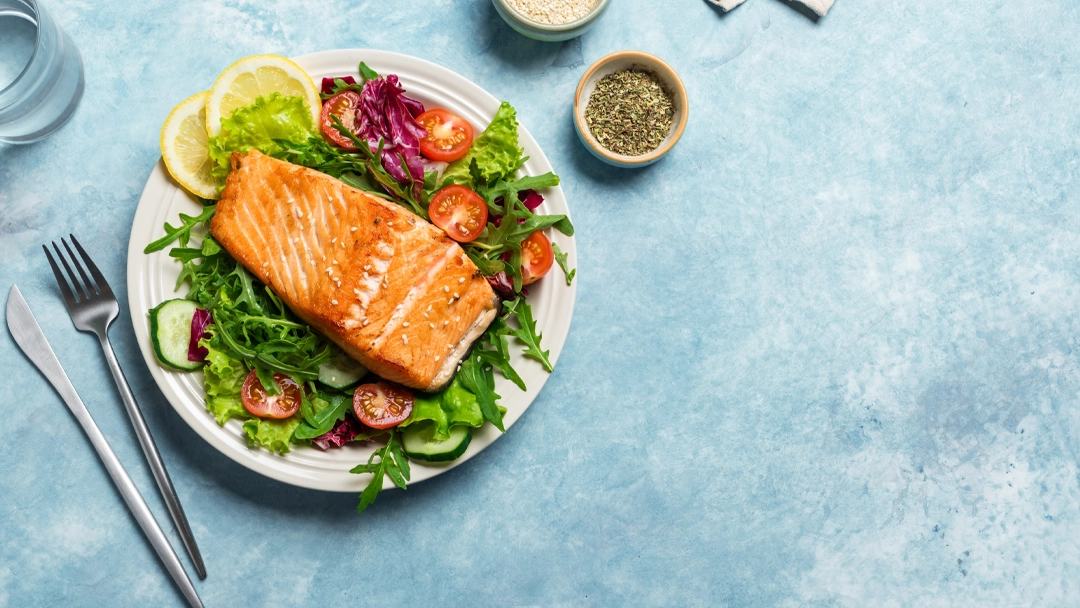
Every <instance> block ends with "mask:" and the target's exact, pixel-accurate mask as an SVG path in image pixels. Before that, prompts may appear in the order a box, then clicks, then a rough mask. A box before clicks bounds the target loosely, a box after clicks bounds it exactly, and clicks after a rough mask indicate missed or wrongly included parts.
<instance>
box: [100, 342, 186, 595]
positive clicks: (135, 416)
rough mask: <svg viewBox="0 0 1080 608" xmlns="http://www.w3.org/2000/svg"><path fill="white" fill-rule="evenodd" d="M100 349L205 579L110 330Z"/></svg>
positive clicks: (171, 484)
mask: <svg viewBox="0 0 1080 608" xmlns="http://www.w3.org/2000/svg"><path fill="white" fill-rule="evenodd" d="M101 350H103V351H104V352H105V360H106V361H107V362H108V363H109V371H110V372H112V377H113V380H114V381H115V382H116V388H117V389H118V390H119V391H120V398H121V399H123V401H124V409H126V410H127V414H128V418H130V419H131V425H132V426H133V427H135V435H136V437H138V438H139V445H140V446H141V447H142V451H143V454H144V455H145V456H146V461H147V462H148V463H149V464H150V470H151V472H153V474H154V481H156V482H157V486H158V489H159V490H161V496H162V497H163V498H164V499H165V505H166V506H167V507H168V509H169V515H170V516H172V520H173V522H174V523H175V524H176V529H177V531H178V532H179V533H180V539H181V540H182V541H183V542H184V548H185V549H187V552H188V554H189V555H190V556H191V561H192V562H194V564H195V571H196V572H198V574H199V578H200V579H205V578H206V565H205V564H203V558H202V554H201V553H200V552H199V546H198V545H197V544H195V535H194V534H192V532H191V526H190V525H188V520H187V515H185V514H184V507H182V506H181V505H180V498H179V497H177V495H176V488H174V487H173V483H172V479H170V478H169V471H168V470H166V469H165V462H164V461H162V460H161V454H160V453H159V452H158V448H157V444H156V443H154V436H153V435H151V434H150V428H149V427H148V426H146V420H144V419H143V415H142V410H141V409H140V408H139V404H138V403H137V402H136V401H135V395H133V394H132V392H131V387H130V386H128V382H127V378H125V377H124V370H122V369H120V363H118V362H117V360H116V354H115V353H113V349H112V344H111V343H110V342H109V336H108V334H107V333H106V334H105V335H104V336H102V337H101Z"/></svg>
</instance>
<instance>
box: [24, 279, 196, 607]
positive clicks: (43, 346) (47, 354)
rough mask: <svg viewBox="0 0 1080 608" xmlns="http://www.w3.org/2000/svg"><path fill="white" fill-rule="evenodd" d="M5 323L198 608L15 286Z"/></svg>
mask: <svg viewBox="0 0 1080 608" xmlns="http://www.w3.org/2000/svg"><path fill="white" fill-rule="evenodd" d="M7 323H8V331H9V332H11V337H12V338H15V343H16V344H18V345H19V348H21V349H22V351H23V353H24V354H25V355H26V356H27V358H29V359H30V361H31V362H32V363H33V364H34V366H35V367H37V368H38V371H40V372H41V374H42V375H43V376H45V379H46V380H48V381H49V384H51V385H52V387H53V388H54V389H56V392H57V393H58V394H59V395H60V398H61V399H63V401H64V403H65V404H66V405H67V406H68V409H69V410H71V413H72V415H74V416H75V419H76V420H78V421H79V425H80V426H81V427H82V428H83V431H85V432H86V436H87V437H89V438H90V443H91V444H93V446H94V450H95V451H97V453H98V457H99V458H101V462H102V463H103V464H104V465H105V470H106V471H108V472H109V477H111V478H112V480H113V483H114V484H115V485H116V489H117V490H119V491H120V496H121V497H123V499H124V502H125V503H127V506H128V509H129V510H131V514H132V515H134V516H135V521H137V522H138V523H139V527H140V528H142V531H143V534H145V535H146V538H147V539H148V540H149V541H150V544H151V545H153V547H154V551H155V552H157V554H158V557H159V558H161V561H162V563H164V564H165V569H166V570H168V571H169V574H170V575H171V576H172V578H173V580H174V581H176V586H177V587H180V591H181V592H183V594H184V597H185V598H187V601H188V603H189V604H191V606H192V608H202V605H203V604H202V600H200V599H199V594H198V593H196V592H195V587H194V586H193V585H192V584H191V579H190V578H188V575H187V572H185V571H184V567H183V566H182V565H181V564H180V559H179V558H178V557H176V552H175V551H173V548H172V545H170V544H169V539H168V538H166V537H165V533H164V532H162V531H161V526H159V525H158V523H157V520H156V519H154V514H153V513H152V512H151V511H150V507H148V506H146V501H144V500H143V497H142V495H141V494H139V489H138V488H136V487H135V482H133V481H131V476H129V475H128V473H127V471H126V470H124V465H123V464H121V463H120V459H119V458H117V457H116V453H115V452H113V450H112V447H110V446H109V442H108V441H106V440H105V436H104V435H102V434H101V429H99V428H98V426H97V423H95V422H94V419H93V417H91V416H90V412H89V410H87V409H86V405H84V404H83V402H82V399H80V398H79V393H77V392H76V391H75V387H74V386H72V384H71V380H69V379H68V377H67V373H65V372H64V368H63V366H62V365H60V360H59V359H57V358H56V353H54V352H53V349H52V346H50V345H49V341H48V340H47V339H46V338H45V333H44V332H43V331H41V326H40V325H38V322H37V319H35V318H34V313H33V312H32V311H31V310H30V307H29V306H28V305H27V304H26V300H25V299H23V297H22V293H21V292H19V288H18V287H17V286H15V285H12V286H11V291H9V292H8V302H7Z"/></svg>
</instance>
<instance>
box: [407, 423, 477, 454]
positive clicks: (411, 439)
mask: <svg viewBox="0 0 1080 608" xmlns="http://www.w3.org/2000/svg"><path fill="white" fill-rule="evenodd" d="M471 441H472V429H471V428H469V427H467V426H461V425H458V426H453V427H450V438H449V439H446V440H445V441H439V440H438V439H435V425H434V424H421V425H418V426H417V425H413V426H407V427H405V428H404V429H403V430H402V431H401V447H402V449H404V450H405V455H406V456H408V457H409V458H411V459H413V460H422V461H424V462H449V461H451V460H457V459H458V458H459V457H460V456H461V455H462V454H464V453H465V450H467V449H469V442H471Z"/></svg>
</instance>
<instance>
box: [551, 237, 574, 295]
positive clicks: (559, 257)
mask: <svg viewBox="0 0 1080 608" xmlns="http://www.w3.org/2000/svg"><path fill="white" fill-rule="evenodd" d="M551 250H552V251H553V252H554V253H555V262H556V263H557V264H558V265H559V268H562V271H563V275H565V276H566V284H567V285H571V284H572V283H573V282H574V275H576V274H577V268H575V269H573V270H570V269H569V268H567V265H566V264H567V262H566V253H564V252H563V250H562V249H559V244H558V243H552V244H551Z"/></svg>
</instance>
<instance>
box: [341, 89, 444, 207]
mask: <svg viewBox="0 0 1080 608" xmlns="http://www.w3.org/2000/svg"><path fill="white" fill-rule="evenodd" d="M423 112H424V104H422V103H420V102H419V101H417V100H415V99H412V98H410V97H408V96H407V95H405V88H404V87H402V86H401V84H400V83H399V82H398V77H397V76H396V75H395V74H389V75H387V76H385V77H380V78H375V79H373V80H369V81H367V82H366V83H365V84H364V90H363V92H362V93H361V94H360V107H359V108H358V109H357V117H356V134H357V137H360V138H361V139H365V140H367V142H368V145H369V146H371V151H372V152H376V151H378V149H379V140H382V141H383V150H382V165H383V168H385V169H386V171H387V173H389V174H390V175H391V176H392V177H393V178H394V179H396V180H397V181H398V182H401V183H402V184H407V183H409V182H410V181H412V182H413V184H414V186H417V187H419V186H422V185H423V182H424V163H423V160H422V159H421V157H420V140H421V139H423V138H424V137H427V131H426V130H425V129H424V128H423V127H421V126H420V124H419V123H417V122H416V117H417V116H419V115H420V114H422V113H423ZM402 159H404V160H405V166H406V168H407V169H408V174H406V173H405V171H404V170H403V169H402V167H401V164H402V163H401V160H402ZM417 189H418V188H417Z"/></svg>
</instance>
